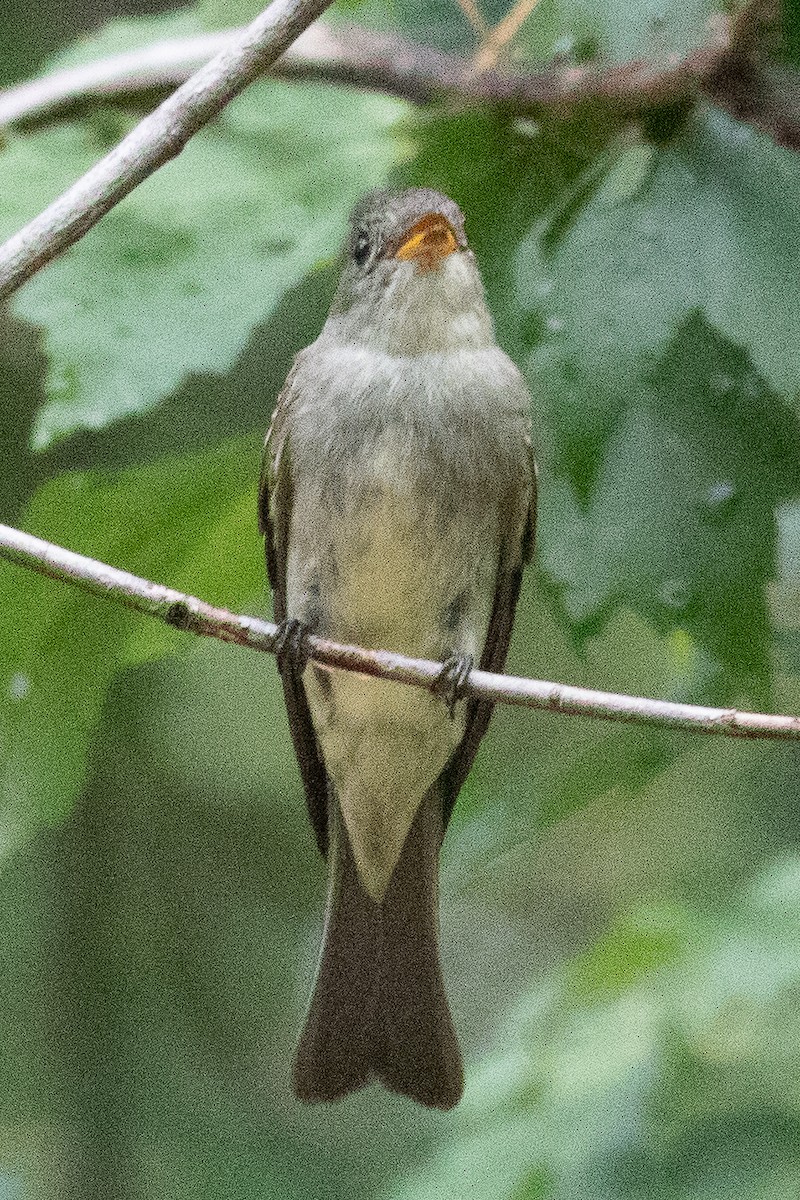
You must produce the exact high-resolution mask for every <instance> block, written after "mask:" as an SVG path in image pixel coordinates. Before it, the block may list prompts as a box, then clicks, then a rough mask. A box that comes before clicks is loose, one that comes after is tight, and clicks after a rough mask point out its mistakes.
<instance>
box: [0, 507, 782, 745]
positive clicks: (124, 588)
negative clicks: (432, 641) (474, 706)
mask: <svg viewBox="0 0 800 1200" xmlns="http://www.w3.org/2000/svg"><path fill="white" fill-rule="evenodd" d="M0 558H6V559H8V560H9V562H13V563H16V564H17V565H18V566H22V567H29V568H30V569H31V570H34V571H38V572H39V573H40V574H41V575H47V576H49V577H50V578H51V579H56V580H60V581H62V582H64V583H71V584H74V585H75V586H77V587H79V588H82V589H83V590H84V591H86V592H89V593H91V594H92V595H95V596H107V597H108V598H109V599H113V600H116V601H117V602H119V603H121V604H124V605H125V606H126V607H127V608H131V609H134V610H135V611H136V612H140V613H144V614H145V615H147V616H151V617H158V618H160V619H161V620H162V621H166V622H167V624H169V625H174V626H175V627H177V628H178V629H183V630H187V631H188V632H190V633H196V634H202V635H203V636H205V637H215V638H219V639H220V640H221V641H223V642H236V643H237V644H238V645H240V646H246V647H248V648H249V649H251V650H261V651H264V652H266V653H267V654H273V653H274V651H275V640H276V634H277V626H275V625H273V624H272V623H271V622H270V621H262V620H260V619H259V618H258V617H247V616H239V615H238V614H236V613H232V612H229V611H228V610H227V609H224V608H215V607H213V606H212V605H210V604H206V602H205V601H203V600H198V599H197V597H196V596H187V595H185V594H184V593H183V592H177V591H174V590H173V589H172V588H168V587H164V586H163V585H162V584H160V583H152V582H151V581H150V580H148V579H141V578H139V576H137V575H131V574H130V573H129V572H128V571H121V570H118V569H117V568H116V567H110V566H107V565H106V564H105V563H101V562H97V560H96V559H93V558H86V557H85V556H84V555H82V554H75V553H73V552H72V551H71V550H65V549H64V548H63V547H61V546H55V545H53V544H52V543H51V542H45V541H42V540H41V539H40V538H37V537H33V536H32V535H31V534H29V533H23V532H22V531H21V530H19V529H12V528H11V527H10V526H8V525H0ZM309 651H310V657H311V658H312V659H313V660H314V661H315V662H317V663H320V664H323V665H324V666H327V667H332V668H335V669H338V670H344V671H357V672H359V673H360V674H362V675H371V676H374V677H377V678H380V679H390V680H394V681H395V682H397V683H405V684H410V685H411V686H412V687H419V688H425V689H426V690H428V691H432V690H433V689H434V687H435V685H436V683H437V681H438V679H439V675H440V672H441V667H442V664H441V663H436V662H430V661H427V660H425V659H419V658H407V657H406V656H405V655H403V654H395V653H393V652H390V651H387V650H363V649H361V648H360V647H358V646H343V645H339V644H338V643H336V642H331V641H329V640H328V639H327V638H321V637H311V638H309ZM465 691H466V693H467V694H468V695H470V696H475V697H480V698H482V699H487V700H492V701H495V702H497V703H502V704H515V705H520V706H522V707H525V708H536V709H543V710H546V711H548V712H556V713H562V714H564V715H566V716H583V717H601V718H605V719H607V720H612V721H625V722H629V723H635V724H640V725H652V726H655V727H660V728H662V729H663V728H667V729H683V730H686V731H696V732H698V733H717V734H723V735H727V736H729V737H747V738H779V739H782V740H786V741H800V717H790V716H773V715H771V714H767V713H750V712H739V711H737V710H736V709H724V708H705V707H700V706H698V705H694V704H677V703H673V702H672V701H668V700H650V699H646V698H644V697H641V696H621V695H616V694H614V693H612V692H598V691H594V690H591V689H589V688H578V687H571V686H569V685H568V684H563V683H548V682H546V681H543V680H536V679H520V678H517V677H515V676H513V675H494V674H491V673H490V672H488V671H471V672H470V674H469V678H468V679H467V683H466V687H465Z"/></svg>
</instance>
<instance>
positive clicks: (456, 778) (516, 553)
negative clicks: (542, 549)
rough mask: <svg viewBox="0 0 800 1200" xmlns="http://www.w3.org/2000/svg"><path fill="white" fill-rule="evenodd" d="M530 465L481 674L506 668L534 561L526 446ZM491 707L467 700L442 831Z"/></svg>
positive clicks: (446, 777) (446, 783) (446, 773)
mask: <svg viewBox="0 0 800 1200" xmlns="http://www.w3.org/2000/svg"><path fill="white" fill-rule="evenodd" d="M528 455H529V461H530V499H529V503H528V509H527V513H526V516H525V522H524V525H523V527H522V530H521V537H520V530H519V528H517V530H516V532H515V541H516V542H517V544H516V545H515V546H514V547H513V548H512V551H513V552H512V553H511V554H507V555H505V556H504V555H501V566H500V568H499V570H498V576H497V584H496V587H495V593H494V603H493V605H492V615H491V617H490V618H489V628H488V630H487V633H486V641H485V643H484V647H483V653H482V654H481V659H480V663H479V664H478V665H479V667H480V669H481V670H482V671H502V670H503V667H504V666H505V662H506V656H507V654H508V646H509V642H510V641H511V630H512V627H513V625H514V613H515V612H516V608H517V600H518V599H519V590H520V585H521V583H522V572H523V570H524V568H525V566H526V565H527V563H529V562H530V560H531V558H532V557H533V547H534V541H535V538H536V460H535V459H534V457H533V450H532V447H531V445H530V441H529V442H528ZM504 558H505V560H506V562H507V563H509V562H510V563H511V564H513V565H512V566H511V568H510V569H509V567H508V566H505V567H504V566H503V565H502V564H503V559H504ZM493 708H494V704H493V703H492V701H491V700H469V701H468V707H467V725H466V729H465V731H464V736H463V738H462V739H461V741H460V742H459V744H458V746H457V747H456V749H455V751H454V752H453V754H452V755H451V757H450V759H449V761H448V763H447V766H446V767H445V768H444V770H443V772H442V774H441V775H440V776H439V786H440V789H441V796H442V803H443V816H444V828H447V823H448V821H449V820H450V816H451V814H452V812H453V808H454V807H455V803H456V799H457V797H458V793H459V792H460V791H461V788H462V786H463V784H464V781H465V780H466V778H467V776H468V775H469V772H470V769H471V767H472V763H473V761H474V759H475V755H476V754H477V753H478V746H479V745H480V742H481V738H482V737H483V735H484V733H485V732H486V728H487V726H488V724H489V719H490V718H491V715H492V709H493Z"/></svg>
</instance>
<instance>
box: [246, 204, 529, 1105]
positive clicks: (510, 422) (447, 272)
mask: <svg viewBox="0 0 800 1200" xmlns="http://www.w3.org/2000/svg"><path fill="white" fill-rule="evenodd" d="M529 405H530V398H529V393H528V389H527V387H526V385H525V382H524V381H523V379H522V376H521V375H520V373H519V371H518V370H517V368H516V367H515V366H514V364H513V363H512V362H511V360H510V359H509V358H508V356H507V355H506V354H505V353H504V352H503V351H502V350H501V349H500V348H499V347H498V345H497V343H496V340H495V333H494V327H493V324H492V319H491V317H490V316H489V313H488V311H487V308H486V304H485V300H484V292H483V286H482V283H481V278H480V275H479V272H478V268H477V265H476V262H475V258H474V256H473V254H472V251H471V250H470V249H469V246H468V244H467V240H466V237H465V234H464V218H463V216H462V214H461V212H460V210H459V208H458V207H457V205H456V204H454V203H453V201H452V200H450V199H448V198H447V197H446V196H443V195H441V194H440V193H438V192H435V191H430V190H428V189H426V188H412V189H410V190H408V191H403V192H398V193H390V192H372V193H370V194H368V195H367V196H365V197H364V198H363V200H362V201H361V202H360V203H359V204H358V205H357V207H356V208H355V210H354V212H353V214H352V217H351V221H350V233H349V238H348V240H347V243H346V246H345V250H344V264H343V267H342V272H341V278H340V280H339V286H338V289H337V292H336V295H335V297H334V301H333V305H332V308H331V312H330V315H329V317H328V319H327V321H326V322H325V325H324V327H323V329H322V332H321V333H320V335H319V337H318V338H317V340H316V341H315V342H314V343H313V344H312V345H311V346H309V347H307V349H305V350H302V351H301V352H300V353H299V354H298V355H297V357H296V359H295V361H294V365H293V366H292V369H291V371H290V373H289V377H288V378H287V380H286V384H285V386H284V388H283V391H282V392H281V394H280V397H279V398H278V402H277V405H276V407H275V412H274V416H273V420H272V424H271V426H270V430H269V433H268V434H267V439H266V445H265V450H264V460H263V468H262V477H261V490H260V520H261V527H262V530H263V532H264V533H265V535H266V552H267V566H268V571H269V579H270V583H271V586H272V592H273V603H274V609H275V618H276V621H278V622H279V629H280V635H279V637H280V646H279V651H278V665H279V669H280V672H281V676H282V680H283V687H284V692H285V696H286V704H287V708H288V712H289V723H290V727H291V732H292V738H293V741H294V746H295V750H296V753H297V758H298V761H299V765H300V771H301V774H302V778H303V783H304V786H305V791H306V799H307V803H308V811H309V816H310V819H311V824H312V826H313V828H314V832H315V834H316V838H317V842H318V844H319V848H320V850H321V851H322V853H323V855H325V856H326V857H327V859H328V863H329V872H330V886H329V894H328V906H327V914H326V919H325V931H324V940H323V947H322V952H321V956H320V961H319V967H318V971H317V977H316V983H315V988H314V994H313V998H312V1000H311V1005H310V1009H309V1012H308V1017H307V1020H306V1025H305V1029H304V1031H303V1034H302V1036H301V1039H300V1044H299V1047H298V1050H297V1054H296V1057H295V1062H294V1075H293V1082H294V1089H295V1092H296V1094H297V1096H298V1097H299V1098H300V1099H301V1100H305V1101H315V1100H333V1099H336V1098H337V1097H340V1096H344V1095H346V1094H347V1093H348V1092H351V1091H354V1090H355V1089H356V1088H360V1087H362V1086H364V1085H365V1084H366V1083H368V1082H369V1081H370V1080H372V1079H376V1080H380V1081H381V1082H382V1083H383V1084H384V1085H385V1086H386V1087H388V1088H391V1089H392V1090H394V1091H396V1092H400V1093H402V1094H404V1095H406V1096H410V1097H412V1098H413V1099H414V1100H417V1101H419V1102H420V1103H421V1104H425V1105H431V1106H435V1107H438V1108H444V1109H446V1108H450V1107H452V1106H453V1105H454V1104H456V1103H457V1102H458V1100H459V1099H460V1097H461V1093H462V1090H463V1067H462V1063H461V1055H460V1052H459V1047H458V1041H457V1039H456V1035H455V1031H454V1029H453V1023H452V1020H451V1017H450V1011H449V1009H448V1005H447V998H446V996H445V991H444V985H443V982H442V974H441V967H440V962H439V949H438V882H437V876H438V860H439V848H440V845H441V842H442V838H443V836H444V831H445V829H446V826H447V822H448V820H449V818H450V814H451V812H452V810H453V805H454V804H455V801H456V797H457V795H458V792H459V789H460V788H461V786H462V784H463V782H464V780H465V779H466V777H467V774H468V773H469V770H470V767H471V765H472V761H473V759H474V757H475V754H476V751H477V749H478V744H479V742H480V740H481V738H482V737H483V734H484V732H485V730H486V727H487V724H488V722H489V717H490V715H491V708H492V706H491V703H489V702H487V701H484V700H476V699H470V698H469V697H468V695H467V694H466V689H465V682H466V679H467V677H468V674H469V671H470V669H471V667H472V665H473V662H477V663H479V664H480V666H481V667H482V668H484V669H486V670H489V671H500V670H502V668H503V665H504V663H505V658H506V653H507V651H508V644H509V639H510V636H511V626H512V623H513V619H514V611H515V607H516V603H517V596H518V594H519V587H520V578H521V574H522V570H523V567H524V565H525V563H526V562H527V561H528V560H529V559H530V556H531V553H532V549H533V538H534V522H535V513H536V483H535V467H534V462H533V458H532V455H531V448H530V437H529V420H530V416H529ZM309 633H315V634H319V635H321V636H324V637H329V638H332V639H335V640H336V641H340V642H349V643H355V644H358V645H361V646H366V647H375V648H383V649H388V650H394V651H399V652H401V653H404V654H408V655H413V656H418V657H421V658H428V659H438V660H440V661H441V662H442V672H441V676H440V678H439V680H438V683H437V687H436V688H435V690H434V692H433V693H428V692H424V691H420V690H418V689H412V688H409V687H404V686H402V685H400V684H397V683H393V682H390V681H387V680H380V679H365V678H363V677H361V676H359V675H356V674H353V673H350V672H344V671H335V670H329V669H326V668H324V667H322V666H319V665H318V664H316V663H313V662H308V658H307V653H306V651H305V648H304V639H305V637H306V636H307V635H308V634H309Z"/></svg>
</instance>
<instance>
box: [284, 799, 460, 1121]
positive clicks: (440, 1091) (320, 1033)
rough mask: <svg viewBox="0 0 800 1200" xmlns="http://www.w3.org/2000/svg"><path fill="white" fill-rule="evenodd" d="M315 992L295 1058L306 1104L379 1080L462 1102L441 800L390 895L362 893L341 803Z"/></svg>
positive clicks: (441, 1101)
mask: <svg viewBox="0 0 800 1200" xmlns="http://www.w3.org/2000/svg"><path fill="white" fill-rule="evenodd" d="M331 809H334V810H336V811H335V814H334V818H333V824H334V828H332V830H331V834H332V837H331V845H330V855H331V885H330V894H329V898H328V913H327V918H326V923H325V934H324V941H323V947H322V954H321V957H320V964H319V969H318V971H317V979H316V983H315V987H314V995H313V997H312V1000H311V1006H310V1008H309V1012H308V1017H307V1019H306V1024H305V1028H304V1030H303V1034H302V1036H301V1038H300V1044H299V1046H298V1048H297V1053H296V1055H295V1060H294V1075H293V1082H294V1090H295V1094H296V1095H297V1097H298V1098H299V1099H300V1100H304V1101H306V1102H313V1101H317V1100H335V1099H338V1098H339V1097H340V1096H345V1095H347V1093H348V1092H353V1091H355V1090H356V1089H357V1088H361V1087H363V1086H364V1085H365V1084H367V1083H369V1082H370V1080H372V1079H377V1080H380V1081H381V1082H382V1083H383V1084H384V1085H385V1086H386V1087H388V1088H390V1089H391V1090H392V1091H394V1092H399V1093H400V1094H401V1095H404V1096H409V1097H411V1099H412V1100H416V1101H418V1103H420V1104H426V1105H429V1106H431V1107H434V1108H444V1109H447V1108H452V1107H453V1105H454V1104H457V1103H458V1101H459V1100H460V1098H461V1093H462V1091H463V1087H464V1072H463V1067H462V1063H461V1054H460V1051H459V1048H458V1041H457V1039H456V1034H455V1030H454V1028H453V1022H452V1018H451V1016H450V1010H449V1008H448V1005H447V997H446V995H445V991H444V983H443V980H442V972H441V964H440V962H439V938H438V924H439V922H438V899H437V897H438V866H439V846H440V844H441V839H442V821H441V805H440V803H439V801H438V796H437V795H436V793H435V791H433V792H431V793H429V795H428V796H427V797H426V799H425V800H424V801H423V803H422V804H421V805H420V808H419V810H418V812H417V814H416V817H415V818H414V823H413V824H412V826H411V829H410V831H409V834H408V837H407V839H406V843H405V845H404V847H403V852H402V855H401V857H400V860H399V861H398V864H397V866H396V868H395V870H394V873H393V875H392V879H391V882H390V883H389V886H388V888H387V890H386V894H385V895H384V897H383V900H382V901H381V902H380V903H379V902H377V901H375V900H373V899H372V897H371V896H370V895H369V894H368V893H367V892H366V891H365V889H364V887H363V885H362V883H361V881H360V879H359V876H358V872H357V870H356V865H355V861H354V859H353V853H352V850H351V848H350V842H349V839H348V836H347V831H346V829H345V826H344V822H343V821H342V819H341V817H340V815H339V813H338V804H337V803H336V802H335V800H333V799H332V800H331Z"/></svg>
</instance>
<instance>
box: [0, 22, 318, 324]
mask: <svg viewBox="0 0 800 1200" xmlns="http://www.w3.org/2000/svg"><path fill="white" fill-rule="evenodd" d="M330 3H331V0H273V3H272V4H270V6H269V8H267V9H265V10H264V12H262V13H261V15H260V16H258V17H257V18H256V19H255V21H253V23H252V24H251V25H248V26H247V28H246V29H244V30H241V31H240V32H239V33H238V34H237V35H236V36H235V37H234V39H233V40H232V42H231V43H230V44H229V45H228V46H227V47H226V48H225V49H224V50H222V51H221V52H220V53H219V54H217V56H216V57H215V58H213V59H212V60H211V62H209V63H207V64H206V65H205V66H204V67H202V68H201V69H200V70H199V71H197V73H196V74H195V75H192V76H191V78H189V79H188V80H187V81H186V83H185V84H184V85H183V86H182V87H180V88H178V90H177V91H176V92H174V93H173V94H172V95H171V96H170V97H169V98H168V99H167V100H165V101H164V103H163V104H161V105H160V106H159V107H158V108H157V109H156V110H155V112H153V113H150V115H149V116H147V117H145V118H144V120H143V121H140V122H139V124H138V125H137V126H136V128H135V129H133V130H132V131H131V132H130V133H129V134H128V136H127V137H126V138H124V139H123V140H122V141H121V142H120V143H119V145H118V146H115V147H114V149H113V150H112V151H111V152H110V154H107V155H106V156H105V158H103V159H101V160H100V162H98V163H96V164H95V165H94V166H93V167H92V168H91V170H89V171H87V173H86V174H85V175H84V176H83V177H82V178H81V179H79V180H78V182H77V183H75V184H73V186H72V187H71V188H69V190H68V191H66V192H64V194H63V195H62V196H60V197H59V199H58V200H55V201H54V202H53V203H52V204H51V205H50V206H49V207H48V208H46V209H45V211H44V212H43V213H41V214H40V215H39V216H38V217H35V218H34V219H33V220H32V221H30V222H29V223H28V224H27V225H26V226H25V227H24V228H23V229H21V230H20V231H19V233H17V234H15V235H14V236H13V237H12V238H10V239H9V240H8V241H7V242H6V243H5V245H3V246H0V300H2V299H3V298H5V297H7V296H9V295H11V293H12V292H13V291H14V290H15V289H16V288H18V287H19V286H20V284H22V283H24V282H25V280H26V279H28V278H30V276H31V275H33V274H34V273H35V272H36V271H38V270H39V269H40V268H41V267H43V266H44V265H45V264H46V263H48V262H50V261H51V260H52V259H53V258H55V257H56V256H57V255H59V254H61V253H63V251H64V250H66V248H67V247H68V246H71V245H72V244H73V242H76V241H78V239H79V238H81V237H83V235H84V234H85V233H86V232H87V231H88V230H89V229H91V228H92V226H93V225H95V224H96V223H97V222H98V221H99V220H100V218H101V217H102V216H104V214H105V213H107V212H108V211H109V209H111V208H113V207H114V205H115V204H118V203H119V201H120V200H122V199H123V197H124V196H127V195H128V193H129V192H131V191H133V189H134V188H135V187H136V186H137V185H138V184H140V183H141V182H142V181H143V180H144V179H146V178H147V177H148V175H152V173H153V172H154V171H155V170H157V169H158V167H160V166H162V165H163V164H164V163H165V162H168V161H169V159H171V158H174V157H175V155H176V154H179V153H180V151H181V150H182V149H183V147H184V146H185V145H186V143H187V142H188V141H189V139H190V138H191V137H192V135H193V134H195V133H197V131H198V129H201V128H202V127H203V126H204V125H205V124H207V123H208V122H209V121H210V120H211V119H212V118H213V117H215V116H217V114H218V113H220V112H221V111H222V109H223V108H224V107H225V105H226V104H227V103H228V102H229V101H230V100H232V99H233V97H234V96H237V95H238V94H239V92H241V91H242V90H243V89H244V88H245V87H246V86H247V85H248V83H251V82H252V81H253V80H254V79H255V78H256V77H257V76H258V75H260V74H261V73H262V72H263V71H265V70H266V68H267V67H269V66H270V65H271V64H272V63H273V62H274V61H275V59H276V58H278V57H279V56H280V55H281V54H282V53H283V52H284V51H285V50H286V49H287V47H288V46H290V45H291V43H292V42H293V41H294V40H295V39H296V38H297V37H298V36H299V34H300V33H301V32H302V30H303V29H305V28H306V27H307V26H308V25H310V24H311V22H312V21H314V20H315V19H316V18H317V17H318V16H319V15H320V13H322V12H324V11H325V9H326V8H327V7H328V6H329V4H330Z"/></svg>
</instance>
